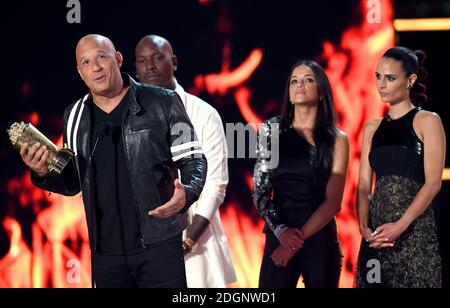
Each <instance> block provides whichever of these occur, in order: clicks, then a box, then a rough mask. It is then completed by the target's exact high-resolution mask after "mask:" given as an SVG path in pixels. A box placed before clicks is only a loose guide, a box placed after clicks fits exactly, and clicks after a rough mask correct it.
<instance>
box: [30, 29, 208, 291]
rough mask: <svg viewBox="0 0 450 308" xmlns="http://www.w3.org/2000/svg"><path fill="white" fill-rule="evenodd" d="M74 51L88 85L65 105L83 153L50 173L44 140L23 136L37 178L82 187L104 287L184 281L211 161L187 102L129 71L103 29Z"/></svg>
mask: <svg viewBox="0 0 450 308" xmlns="http://www.w3.org/2000/svg"><path fill="white" fill-rule="evenodd" d="M76 59H77V69H78V72H79V74H80V76H81V78H82V79H83V81H84V82H85V84H86V85H87V86H88V88H89V90H90V93H89V94H88V95H86V96H85V97H83V98H82V99H80V100H79V101H78V102H76V103H75V104H72V105H70V106H69V107H68V108H67V109H66V111H65V113H64V135H63V136H64V143H65V144H67V145H68V147H69V148H70V149H72V150H73V151H74V152H75V155H76V156H75V159H74V160H73V164H72V165H69V166H68V167H66V169H65V170H64V172H63V173H62V175H61V176H58V177H52V176H51V175H49V174H48V168H47V165H46V159H47V158H48V155H49V153H48V150H47V149H46V148H45V146H41V145H39V144H37V145H35V146H34V147H32V148H30V149H28V146H27V145H26V144H25V145H24V146H23V147H22V149H21V156H22V159H23V161H24V162H25V163H26V164H27V166H29V167H30V168H31V169H32V172H31V178H32V182H33V184H35V185H36V186H38V187H40V188H42V189H45V190H48V191H52V192H55V193H59V194H63V195H68V196H73V195H76V194H78V193H79V192H80V191H81V192H82V196H83V201H84V205H85V210H86V217H87V222H88V230H89V238H90V243H91V249H92V266H93V269H92V272H93V277H94V278H95V283H96V286H97V287H163V288H180V287H186V276H185V268H184V262H183V250H182V245H181V244H182V231H183V229H184V228H185V227H186V225H187V221H186V212H187V211H188V209H189V206H190V205H191V204H193V203H194V202H195V201H197V199H198V197H199V195H200V193H201V191H202V189H203V185H204V183H205V179H206V172H207V163H206V159H205V157H204V155H203V152H202V149H201V147H200V145H199V143H198V140H197V137H196V135H195V132H194V128H193V126H192V124H191V122H190V120H189V118H188V116H187V114H186V112H185V110H184V108H183V105H182V102H181V101H180V98H179V97H178V95H177V94H176V93H175V92H173V91H170V90H164V89H162V88H157V87H152V86H144V85H141V84H139V83H137V82H135V81H134V80H133V79H132V78H131V77H130V76H128V75H126V74H122V73H121V72H120V67H121V65H122V63H123V57H122V55H121V54H120V53H119V52H117V51H116V50H115V47H114V45H113V43H112V42H111V41H110V40H109V39H108V38H106V37H104V36H101V35H88V36H85V37H84V38H82V39H81V40H80V41H79V42H78V45H77V48H76ZM178 170H179V171H180V174H181V180H179V179H178Z"/></svg>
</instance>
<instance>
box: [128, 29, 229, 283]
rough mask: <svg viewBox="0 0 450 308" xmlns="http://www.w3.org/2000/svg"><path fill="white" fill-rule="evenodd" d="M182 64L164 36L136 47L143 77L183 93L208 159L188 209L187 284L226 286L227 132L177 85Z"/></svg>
mask: <svg viewBox="0 0 450 308" xmlns="http://www.w3.org/2000/svg"><path fill="white" fill-rule="evenodd" d="M177 64H178V61H177V57H176V56H175V55H174V53H173V50H172V46H171V45H170V43H169V42H168V41H167V40H166V39H164V38H163V37H160V36H157V35H149V36H145V37H144V38H142V39H141V41H140V42H139V43H138V44H137V46H136V72H137V76H138V78H139V80H140V81H141V82H143V83H147V84H151V85H155V86H160V87H164V88H168V89H171V90H175V92H177V93H178V94H179V96H180V97H181V100H182V101H183V105H184V107H185V108H186V112H187V114H188V116H189V118H190V119H191V121H192V124H193V125H194V129H195V131H196V132H197V136H198V139H199V143H200V145H201V147H202V148H203V151H204V153H205V156H206V159H207V160H208V174H207V178H206V183H205V187H204V189H203V192H202V194H201V196H200V199H199V201H198V202H196V203H195V204H194V205H193V206H192V207H191V208H190V209H189V212H188V215H189V222H190V225H189V226H188V228H187V229H186V231H185V232H184V245H183V247H184V250H185V262H186V274H187V284H188V287H190V288H191V287H193V288H223V287H226V286H227V285H228V284H230V283H232V282H235V281H236V275H235V272H234V267H233V263H232V261H231V256H230V251H229V249H228V244H227V239H226V236H225V234H224V232H223V228H222V223H221V221H220V213H219V207H220V205H221V204H222V203H223V200H224V199H225V191H226V187H227V184H228V164H227V145H226V140H225V133H224V131H223V125H222V120H221V119H220V116H219V114H218V112H217V111H216V110H215V109H214V108H213V107H212V106H210V105H209V104H208V103H206V102H204V101H203V100H201V99H200V98H198V97H195V96H193V95H191V94H189V93H186V92H185V91H184V89H183V88H182V87H181V86H180V85H179V84H178V83H177V80H176V79H175V77H174V72H175V71H176V69H177Z"/></svg>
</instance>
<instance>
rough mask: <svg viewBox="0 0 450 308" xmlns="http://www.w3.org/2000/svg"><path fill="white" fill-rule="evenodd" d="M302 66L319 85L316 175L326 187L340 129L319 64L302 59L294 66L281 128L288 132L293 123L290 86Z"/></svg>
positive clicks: (330, 94) (289, 79)
mask: <svg viewBox="0 0 450 308" xmlns="http://www.w3.org/2000/svg"><path fill="white" fill-rule="evenodd" d="M300 65H306V66H308V67H309V68H310V69H311V70H312V71H313V73H314V76H315V79H316V81H317V84H318V86H319V87H318V90H319V96H320V101H319V104H318V107H317V116H316V123H315V124H314V130H313V138H314V143H315V144H316V159H315V162H314V169H315V172H316V175H317V176H316V179H320V180H321V181H322V183H323V185H326V183H327V182H328V179H329V178H330V175H331V170H332V167H333V153H334V145H335V142H336V134H337V126H336V120H335V112H334V102H333V94H332V91H331V85H330V81H329V80H328V77H327V75H326V73H325V71H324V69H323V68H322V67H321V66H320V65H319V64H317V62H315V61H312V60H301V61H298V62H297V63H295V64H294V65H293V66H292V67H291V70H290V72H289V75H288V79H287V82H286V90H285V95H284V102H283V108H282V111H281V128H282V131H284V130H286V129H289V128H290V127H291V125H292V122H293V120H294V111H295V108H294V105H292V103H291V99H290V95H289V86H290V81H291V76H292V73H293V71H294V70H295V68H297V67H298V66H300Z"/></svg>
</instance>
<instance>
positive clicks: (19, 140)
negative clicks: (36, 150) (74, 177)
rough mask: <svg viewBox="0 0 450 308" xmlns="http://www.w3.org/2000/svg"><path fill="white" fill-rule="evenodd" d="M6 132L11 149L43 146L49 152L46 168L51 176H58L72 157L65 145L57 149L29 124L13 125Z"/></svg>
mask: <svg viewBox="0 0 450 308" xmlns="http://www.w3.org/2000/svg"><path fill="white" fill-rule="evenodd" d="M6 131H7V133H8V135H9V139H10V140H11V142H12V145H13V147H14V148H15V149H17V150H20V148H21V147H22V146H23V145H24V144H25V143H26V144H28V149H30V148H31V147H32V146H33V145H34V144H36V143H38V142H39V143H40V144H41V145H45V146H46V147H47V149H48V151H49V156H48V159H47V167H48V172H49V175H51V176H58V175H60V174H61V173H62V171H63V170H64V168H65V167H66V166H67V164H68V163H69V162H70V161H71V160H72V158H73V156H74V152H73V151H72V150H70V149H69V148H67V146H66V145H64V146H63V148H61V149H58V148H57V146H56V145H55V144H54V143H53V142H51V141H50V140H49V139H48V138H47V137H45V136H44V135H43V134H42V133H41V132H40V131H39V130H37V129H36V127H34V126H33V125H32V124H31V123H28V124H26V123H24V122H20V123H13V124H12V125H11V127H10V128H9V129H8V130H6Z"/></svg>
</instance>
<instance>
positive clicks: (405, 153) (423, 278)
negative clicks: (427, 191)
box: [356, 108, 442, 288]
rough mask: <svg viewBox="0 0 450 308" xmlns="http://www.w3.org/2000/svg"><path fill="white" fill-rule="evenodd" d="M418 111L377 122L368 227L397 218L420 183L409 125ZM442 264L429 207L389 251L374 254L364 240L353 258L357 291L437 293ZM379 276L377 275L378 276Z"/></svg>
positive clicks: (420, 152) (419, 149) (416, 143)
mask: <svg viewBox="0 0 450 308" xmlns="http://www.w3.org/2000/svg"><path fill="white" fill-rule="evenodd" d="M419 111H420V108H415V109H412V110H411V111H410V112H409V113H407V114H406V115H404V116H403V117H401V118H399V119H396V120H393V119H391V118H390V117H389V116H388V115H386V116H385V118H384V119H383V120H382V122H381V124H380V126H379V127H378V129H377V131H376V132H375V134H374V136H373V138H372V148H371V150H370V154H369V161H370V165H371V167H372V169H373V170H374V172H375V174H376V186H375V191H374V193H373V195H372V197H371V198H370V202H369V226H370V228H371V229H372V230H373V231H374V230H375V229H376V228H377V227H379V226H380V225H383V224H386V223H393V222H395V221H397V220H398V219H400V218H401V217H402V215H403V214H404V213H405V211H406V210H407V209H408V207H409V206H410V205H411V203H412V201H413V200H414V198H415V196H416V195H417V193H418V192H419V191H420V189H421V187H422V186H423V184H424V182H425V172H424V148H423V143H422V141H421V140H420V139H419V138H418V137H417V135H416V133H415V131H414V128H413V120H414V117H415V115H416V114H417V113H418V112H419ZM441 269H442V261H441V255H440V251H439V243H438V239H437V230H436V223H435V219H434V214H433V209H432V208H431V206H430V207H429V208H428V209H427V210H426V211H425V212H424V213H423V214H422V215H421V216H420V217H419V218H418V219H416V220H415V221H414V222H413V223H412V224H411V225H410V226H409V227H408V229H407V230H406V231H405V232H404V233H403V234H402V235H401V236H400V237H399V238H398V239H397V240H396V242H395V245H394V247H393V248H383V249H374V248H370V247H369V244H368V243H366V242H365V241H364V240H363V241H362V243H361V250H360V254H359V258H358V266H357V275H356V287H358V288H380V287H381V288H439V287H442V277H441V275H442V270H441ZM377 271H379V272H377Z"/></svg>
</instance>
